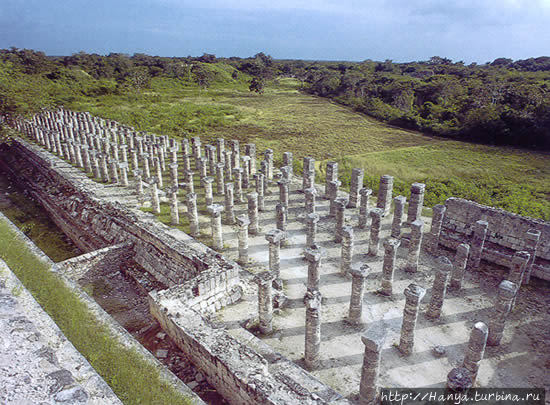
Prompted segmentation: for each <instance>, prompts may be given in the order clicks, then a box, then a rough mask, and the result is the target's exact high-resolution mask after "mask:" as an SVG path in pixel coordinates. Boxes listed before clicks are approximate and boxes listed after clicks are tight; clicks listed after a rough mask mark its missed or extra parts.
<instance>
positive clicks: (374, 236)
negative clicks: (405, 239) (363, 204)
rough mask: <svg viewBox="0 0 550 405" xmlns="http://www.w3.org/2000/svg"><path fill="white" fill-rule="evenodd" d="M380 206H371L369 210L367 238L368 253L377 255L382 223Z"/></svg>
mask: <svg viewBox="0 0 550 405" xmlns="http://www.w3.org/2000/svg"><path fill="white" fill-rule="evenodd" d="M383 214H384V211H383V210H382V208H373V209H372V210H370V213H369V216H370V217H371V226H370V240H369V255H371V256H377V255H378V250H379V247H380V227H381V223H382V215H383Z"/></svg>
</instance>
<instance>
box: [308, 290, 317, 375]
mask: <svg viewBox="0 0 550 405" xmlns="http://www.w3.org/2000/svg"><path fill="white" fill-rule="evenodd" d="M304 301H305V304H306V334H305V351H304V363H305V366H306V368H307V369H308V370H314V369H316V368H317V367H318V365H319V350H320V348H321V293H320V292H319V291H308V292H307V293H306V296H305V297H304Z"/></svg>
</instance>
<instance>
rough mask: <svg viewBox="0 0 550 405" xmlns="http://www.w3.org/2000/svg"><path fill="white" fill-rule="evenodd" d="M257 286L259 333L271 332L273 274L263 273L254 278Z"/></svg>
mask: <svg viewBox="0 0 550 405" xmlns="http://www.w3.org/2000/svg"><path fill="white" fill-rule="evenodd" d="M254 281H255V282H256V283H257V284H258V321H259V322H258V323H259V329H260V333H261V334H262V335H267V334H269V333H271V332H273V288H272V284H273V274H271V273H270V272H269V271H264V272H262V273H259V274H257V275H256V276H255V277H254Z"/></svg>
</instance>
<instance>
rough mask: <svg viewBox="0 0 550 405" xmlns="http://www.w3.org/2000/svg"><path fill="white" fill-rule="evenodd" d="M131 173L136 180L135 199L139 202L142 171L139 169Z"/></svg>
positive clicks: (141, 196) (141, 194) (140, 198)
mask: <svg viewBox="0 0 550 405" xmlns="http://www.w3.org/2000/svg"><path fill="white" fill-rule="evenodd" d="M133 173H134V177H135V179H136V194H137V198H138V201H141V200H142V198H143V180H142V174H143V171H142V170H141V169H136V170H134V171H133Z"/></svg>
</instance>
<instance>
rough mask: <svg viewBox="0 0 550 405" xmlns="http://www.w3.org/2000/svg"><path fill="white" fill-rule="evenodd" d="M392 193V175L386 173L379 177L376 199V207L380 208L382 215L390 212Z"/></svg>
mask: <svg viewBox="0 0 550 405" xmlns="http://www.w3.org/2000/svg"><path fill="white" fill-rule="evenodd" d="M392 194H393V177H392V176H389V175H387V174H385V175H383V176H381V177H380V186H379V188H378V200H377V202H376V208H380V209H382V216H386V215H388V214H389V212H390V208H391V201H392Z"/></svg>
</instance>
